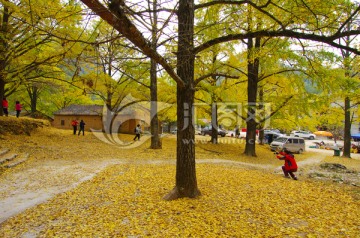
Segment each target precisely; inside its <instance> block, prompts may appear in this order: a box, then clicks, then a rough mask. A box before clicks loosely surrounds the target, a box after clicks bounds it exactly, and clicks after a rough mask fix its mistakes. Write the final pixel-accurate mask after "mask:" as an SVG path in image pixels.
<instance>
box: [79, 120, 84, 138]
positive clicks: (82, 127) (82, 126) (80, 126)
mask: <svg viewBox="0 0 360 238" xmlns="http://www.w3.org/2000/svg"><path fill="white" fill-rule="evenodd" d="M81 132H82V134H83V135H84V134H85V122H84V121H83V120H81V121H80V124H79V134H78V136H79V135H80V133H81Z"/></svg>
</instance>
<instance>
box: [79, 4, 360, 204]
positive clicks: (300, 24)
mask: <svg viewBox="0 0 360 238" xmlns="http://www.w3.org/2000/svg"><path fill="white" fill-rule="evenodd" d="M81 1H82V2H83V3H84V4H86V5H87V6H88V7H89V8H90V9H92V10H93V11H94V12H95V13H96V14H97V15H99V16H100V17H101V18H102V19H104V20H106V21H107V22H108V23H109V24H111V25H112V26H113V27H114V28H115V29H117V30H118V31H119V32H120V33H121V34H122V35H123V36H124V37H126V38H127V39H129V40H130V41H131V42H132V44H134V45H135V46H136V47H138V48H139V49H140V50H141V51H142V52H143V53H144V54H145V55H147V56H148V57H150V58H152V59H153V60H155V61H156V62H157V63H158V64H159V65H161V66H162V67H163V69H164V70H165V71H166V72H167V73H168V74H169V76H171V77H172V78H173V79H174V80H175V82H176V83H177V120H178V121H177V125H178V137H177V154H176V157H177V163H176V182H175V188H174V189H173V190H172V191H171V192H170V193H169V194H168V195H166V196H165V199H167V200H172V199H177V198H180V197H197V196H199V195H200V194H201V193H200V190H199V189H198V185H197V179H196V169H195V145H194V143H184V140H186V141H187V142H189V141H194V126H193V125H192V123H190V122H191V121H192V117H193V115H192V105H193V103H194V86H195V85H194V67H195V56H196V55H197V54H198V53H200V52H202V51H204V50H206V49H208V48H209V47H211V46H214V45H217V44H220V43H224V42H230V41H239V40H243V39H255V38H259V37H291V38H297V39H304V40H308V41H309V40H310V41H318V42H323V43H325V44H328V45H330V46H332V47H338V48H341V49H346V50H349V51H351V52H354V53H356V54H359V53H360V52H359V51H358V50H357V49H356V48H354V47H349V46H347V45H344V44H342V43H339V42H337V39H339V38H340V37H344V36H347V35H350V36H351V35H357V34H359V33H360V30H358V29H357V28H352V29H347V28H345V27H344V25H345V24H346V22H348V21H349V20H351V19H354V18H357V17H358V13H359V9H360V6H357V5H353V4H349V3H348V2H347V1H339V4H331V5H330V4H326V3H323V1H308V2H305V1H302V2H301V3H298V2H291V3H292V4H290V3H289V4H283V1H275V0H268V1H265V2H261V1H260V2H259V3H257V2H252V1H237V2H234V1H230V2H226V1H225V2H224V1H211V2H205V3H200V4H195V2H194V1H193V0H179V1H178V2H177V3H178V4H177V5H176V6H175V8H174V9H173V11H175V12H176V16H177V18H176V20H177V35H176V36H177V51H176V57H177V61H176V71H175V70H174V69H173V65H170V64H169V63H168V62H167V61H166V59H165V58H164V57H165V55H166V54H164V55H162V54H160V53H159V52H157V51H155V50H154V49H153V48H152V47H151V44H150V42H149V40H148V39H146V38H145V37H144V35H143V34H142V31H143V30H144V29H140V28H138V27H137V26H136V24H135V20H134V19H133V18H132V17H131V13H132V12H136V8H135V9H131V7H130V5H129V3H127V2H126V1H119V0H112V1H110V2H109V3H110V4H109V5H108V7H105V6H104V5H103V4H101V3H100V1H98V0H81ZM174 5H175V4H174ZM329 5H330V6H329ZM214 6H221V9H219V11H223V10H225V9H226V10H228V9H230V10H234V11H230V12H229V14H228V16H229V17H227V18H225V19H222V20H221V21H220V22H213V23H211V24H209V25H208V27H211V26H218V24H217V23H219V24H221V25H223V26H224V27H223V28H222V29H223V31H221V35H219V36H217V37H215V38H213V39H210V40H207V41H206V42H202V41H199V42H195V41H194V39H195V37H194V36H195V32H194V25H195V14H194V13H195V10H198V9H202V8H211V7H214ZM229 6H231V7H229ZM246 7H252V8H254V10H255V11H258V12H261V13H262V14H263V18H264V19H268V20H269V21H271V22H272V24H271V25H270V27H267V28H258V29H253V30H252V31H243V29H242V28H241V26H238V27H237V28H235V27H232V28H231V30H234V32H230V31H228V30H227V29H228V27H227V26H228V25H227V24H226V22H227V20H230V21H231V20H232V19H233V18H232V15H234V16H235V15H238V14H239V12H238V11H235V10H236V9H238V10H239V9H242V8H246ZM320 7H321V8H320ZM345 8H346V9H348V8H351V9H352V14H351V15H350V16H348V15H347V16H344V15H343V14H342V12H343V11H342V10H343V9H345ZM312 9H317V10H319V11H316V12H314V11H312ZM329 14H331V18H326V17H323V16H324V15H325V16H326V15H329ZM335 19H336V20H335ZM198 40H199V39H198ZM195 43H196V44H195Z"/></svg>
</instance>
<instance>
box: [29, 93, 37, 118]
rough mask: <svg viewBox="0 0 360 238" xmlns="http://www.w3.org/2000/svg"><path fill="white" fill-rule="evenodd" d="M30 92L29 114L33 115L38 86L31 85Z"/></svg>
mask: <svg viewBox="0 0 360 238" xmlns="http://www.w3.org/2000/svg"><path fill="white" fill-rule="evenodd" d="M31 88H32V94H31V95H30V99H31V103H30V107H31V114H32V115H34V114H35V112H36V104H37V98H38V88H37V87H36V86H32V87H31Z"/></svg>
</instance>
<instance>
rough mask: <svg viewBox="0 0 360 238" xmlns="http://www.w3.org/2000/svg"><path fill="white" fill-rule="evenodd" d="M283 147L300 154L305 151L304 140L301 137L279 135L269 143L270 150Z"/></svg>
mask: <svg viewBox="0 0 360 238" xmlns="http://www.w3.org/2000/svg"><path fill="white" fill-rule="evenodd" d="M285 148H286V149H287V150H289V151H291V152H293V153H299V154H301V153H302V152H304V151H305V141H304V139H303V138H299V137H291V136H281V137H278V138H276V139H275V140H274V141H273V142H271V143H270V149H271V150H272V151H276V150H282V149H285Z"/></svg>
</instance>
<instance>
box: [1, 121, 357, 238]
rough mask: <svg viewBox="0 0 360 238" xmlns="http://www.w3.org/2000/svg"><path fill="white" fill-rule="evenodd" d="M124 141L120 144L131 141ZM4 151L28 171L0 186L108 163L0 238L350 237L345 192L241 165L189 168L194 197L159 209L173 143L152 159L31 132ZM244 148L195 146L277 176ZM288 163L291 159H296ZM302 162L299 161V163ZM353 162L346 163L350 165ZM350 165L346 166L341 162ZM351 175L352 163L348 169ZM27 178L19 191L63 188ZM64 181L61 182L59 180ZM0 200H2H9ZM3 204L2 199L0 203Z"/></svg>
mask: <svg viewBox="0 0 360 238" xmlns="http://www.w3.org/2000/svg"><path fill="white" fill-rule="evenodd" d="M132 137H133V136H132V135H123V139H124V140H129V141H131V140H132ZM6 138H7V139H6V140H5V141H3V142H4V143H3V144H2V145H4V146H13V147H12V148H16V149H19V150H20V149H21V150H23V151H29V152H31V161H29V162H28V163H26V164H25V165H23V166H22V167H19V168H15V169H14V170H12V171H6V173H4V174H2V176H1V179H8V181H10V180H11V179H16V177H12V176H13V174H15V172H19V171H25V170H30V169H31V167H32V166H36V165H37V164H39V163H46V162H50V161H60V162H61V163H70V164H71V163H74V164H77V163H79V162H91V164H92V165H94V166H96V164H97V163H99V162H100V161H106V160H109V159H115V160H118V161H119V164H117V165H112V166H109V167H107V168H106V169H104V170H103V171H102V172H100V173H98V174H97V175H96V176H95V177H93V178H92V179H90V180H88V181H85V182H83V183H81V184H79V185H78V186H77V187H76V188H74V189H71V190H69V191H67V192H65V193H61V194H58V195H56V196H55V197H54V198H52V199H51V200H49V201H48V202H46V203H43V204H40V205H38V206H36V207H33V208H30V209H28V210H26V211H25V212H23V213H21V214H19V215H17V216H15V217H13V218H10V219H8V220H7V221H5V222H3V223H2V224H1V225H0V237H4V238H10V237H11V238H13V237H146V236H148V237H358V234H360V223H359V219H358V218H359V217H360V201H359V200H358V198H357V197H356V196H354V191H351V190H350V189H349V187H346V186H340V185H338V184H332V183H324V182H319V181H312V180H310V179H306V178H302V177H300V180H299V181H293V180H289V179H285V178H283V177H282V176H281V174H274V173H273V170H271V171H266V170H256V169H251V168H248V167H246V166H245V167H244V166H243V165H242V164H236V163H233V164H230V163H224V164H221V163H218V162H217V163H216V164H211V163H199V164H197V180H198V186H199V189H200V191H201V193H202V196H200V197H199V198H196V199H188V198H184V199H178V200H175V201H170V202H169V201H164V200H163V199H162V197H163V196H164V195H166V194H167V193H168V192H169V191H170V190H171V189H172V187H173V186H174V183H175V163H174V159H175V151H176V149H175V146H176V141H175V139H174V138H171V137H170V138H164V139H163V149H162V150H151V149H148V147H149V143H144V144H143V145H141V146H139V147H137V148H135V149H131V150H130V149H129V150H123V149H119V148H117V147H116V146H113V145H108V144H105V143H103V142H101V141H99V140H98V139H96V138H95V137H94V136H92V135H91V134H89V133H88V134H86V136H84V137H82V136H73V135H71V131H70V130H69V131H62V130H55V129H52V128H47V129H46V128H45V129H41V131H39V132H37V133H35V134H34V135H32V136H30V137H24V136H11V137H6ZM243 148H244V145H242V144H237V143H233V144H231V143H224V144H217V145H212V144H208V143H203V144H198V145H197V151H196V158H197V160H199V161H200V160H202V159H210V160H216V161H218V160H231V161H234V162H245V163H254V164H264V165H265V164H268V165H271V166H270V167H271V168H275V166H277V167H279V166H280V165H281V164H282V162H281V161H278V160H276V159H274V155H273V154H272V153H271V152H269V151H268V150H267V148H265V147H263V148H262V147H258V148H259V149H258V150H257V151H258V157H257V158H250V157H245V156H243V155H242V154H241V153H242V151H243ZM296 157H297V158H298V156H297V155H296ZM303 159H306V154H304V155H301V156H299V160H303ZM357 162H358V161H355V163H357ZM349 163H350V162H349ZM357 165H358V163H357ZM53 169H54V168H51V169H49V171H44V172H45V174H43V175H41V174H31V173H30V174H29V175H30V176H31V177H29V180H30V179H32V180H39V183H38V184H28V185H27V187H26V188H28V189H38V188H40V187H41V186H42V185H46V186H51V184H52V183H56V184H57V183H61V181H63V182H64V183H69V184H71V183H73V182H75V181H76V180H77V179H78V177H77V176H76V175H74V174H72V175H71V174H68V173H71V171H72V170H71V169H69V171H63V174H62V176H60V177H59V178H55V177H53V176H46V173H48V174H51V170H53ZM67 174H68V176H67ZM8 193H11V191H9V192H8ZM0 195H1V196H5V195H6V193H3V194H0Z"/></svg>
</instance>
